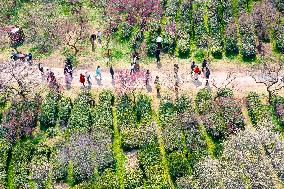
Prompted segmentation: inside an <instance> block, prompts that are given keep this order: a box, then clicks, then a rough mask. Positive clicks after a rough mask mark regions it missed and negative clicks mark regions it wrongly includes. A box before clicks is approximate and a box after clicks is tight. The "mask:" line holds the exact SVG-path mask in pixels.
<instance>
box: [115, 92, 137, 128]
mask: <svg viewBox="0 0 284 189" xmlns="http://www.w3.org/2000/svg"><path fill="white" fill-rule="evenodd" d="M135 118H136V117H135V112H134V103H133V102H132V101H131V99H130V98H129V97H128V96H127V95H123V96H122V97H121V98H120V99H119V103H118V105H117V124H118V126H119V127H120V129H122V128H124V127H134V126H135V124H136V119H135Z"/></svg>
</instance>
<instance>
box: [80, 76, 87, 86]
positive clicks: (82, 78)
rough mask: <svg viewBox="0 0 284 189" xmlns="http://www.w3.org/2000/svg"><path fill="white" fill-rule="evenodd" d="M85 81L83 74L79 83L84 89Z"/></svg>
mask: <svg viewBox="0 0 284 189" xmlns="http://www.w3.org/2000/svg"><path fill="white" fill-rule="evenodd" d="M85 81H86V79H85V76H84V75H83V74H80V83H82V84H83V86H84V87H85Z"/></svg>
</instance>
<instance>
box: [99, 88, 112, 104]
mask: <svg viewBox="0 0 284 189" xmlns="http://www.w3.org/2000/svg"><path fill="white" fill-rule="evenodd" d="M113 103H114V96H113V93H112V91H108V90H104V91H102V92H101V93H100V95H99V104H100V105H105V106H109V107H111V106H112V105H113Z"/></svg>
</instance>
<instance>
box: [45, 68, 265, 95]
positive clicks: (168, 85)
mask: <svg viewBox="0 0 284 189" xmlns="http://www.w3.org/2000/svg"><path fill="white" fill-rule="evenodd" d="M45 69H46V68H45ZM126 69H128V68H125V69H119V70H115V72H116V73H117V72H118V71H121V70H126ZM51 70H52V71H53V72H54V73H55V75H56V78H57V80H58V82H59V83H60V84H61V85H63V86H64V85H65V83H64V74H63V68H51ZM86 71H87V70H86V69H75V71H74V73H73V75H74V78H73V81H72V87H80V86H81V83H80V82H79V75H80V73H83V74H84V73H85V72H86ZM88 71H89V73H91V75H92V76H93V78H94V79H93V86H92V88H94V89H98V88H100V89H115V87H116V85H115V82H114V81H113V80H112V78H111V75H110V74H109V70H108V69H107V68H103V69H102V80H101V81H98V80H96V79H95V77H94V76H95V70H88ZM228 72H233V73H234V75H235V77H236V79H235V81H234V84H235V85H236V87H235V93H236V95H237V96H244V95H245V94H247V93H248V92H250V91H258V92H264V91H265V88H264V86H263V85H261V84H256V83H255V81H254V80H253V78H252V77H250V76H249V75H248V74H247V71H246V69H244V68H238V69H237V68H235V69H232V68H229V69H226V70H222V71H221V70H219V69H215V68H212V69H211V79H210V86H209V89H212V90H214V89H215V87H213V83H215V85H217V86H218V87H221V86H223V85H224V83H226V82H225V81H226V78H227V76H228ZM150 73H151V76H152V77H151V81H150V86H152V87H153V86H154V84H153V83H154V78H155V76H159V77H160V82H161V85H162V91H163V92H167V91H171V90H173V85H174V82H173V80H174V79H173V74H172V73H173V71H172V70H170V69H166V68H164V69H163V68H161V69H154V70H151V71H150ZM179 78H180V81H181V83H182V84H181V85H180V88H181V90H183V91H191V92H193V93H195V92H196V91H198V90H199V89H201V88H204V86H205V82H206V80H205V78H203V77H202V76H200V77H199V81H198V82H195V81H194V80H193V79H192V77H191V75H190V71H189V68H187V66H182V67H180V71H179ZM153 91H154V90H153V89H151V88H148V92H153Z"/></svg>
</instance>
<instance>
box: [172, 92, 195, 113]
mask: <svg viewBox="0 0 284 189" xmlns="http://www.w3.org/2000/svg"><path fill="white" fill-rule="evenodd" d="M191 103H192V102H191V99H190V98H189V96H188V95H185V94H182V95H181V96H179V97H178V98H177V99H176V104H175V105H176V110H177V112H178V113H179V114H180V113H185V112H187V111H192V110H193V108H192V104H191Z"/></svg>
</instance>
